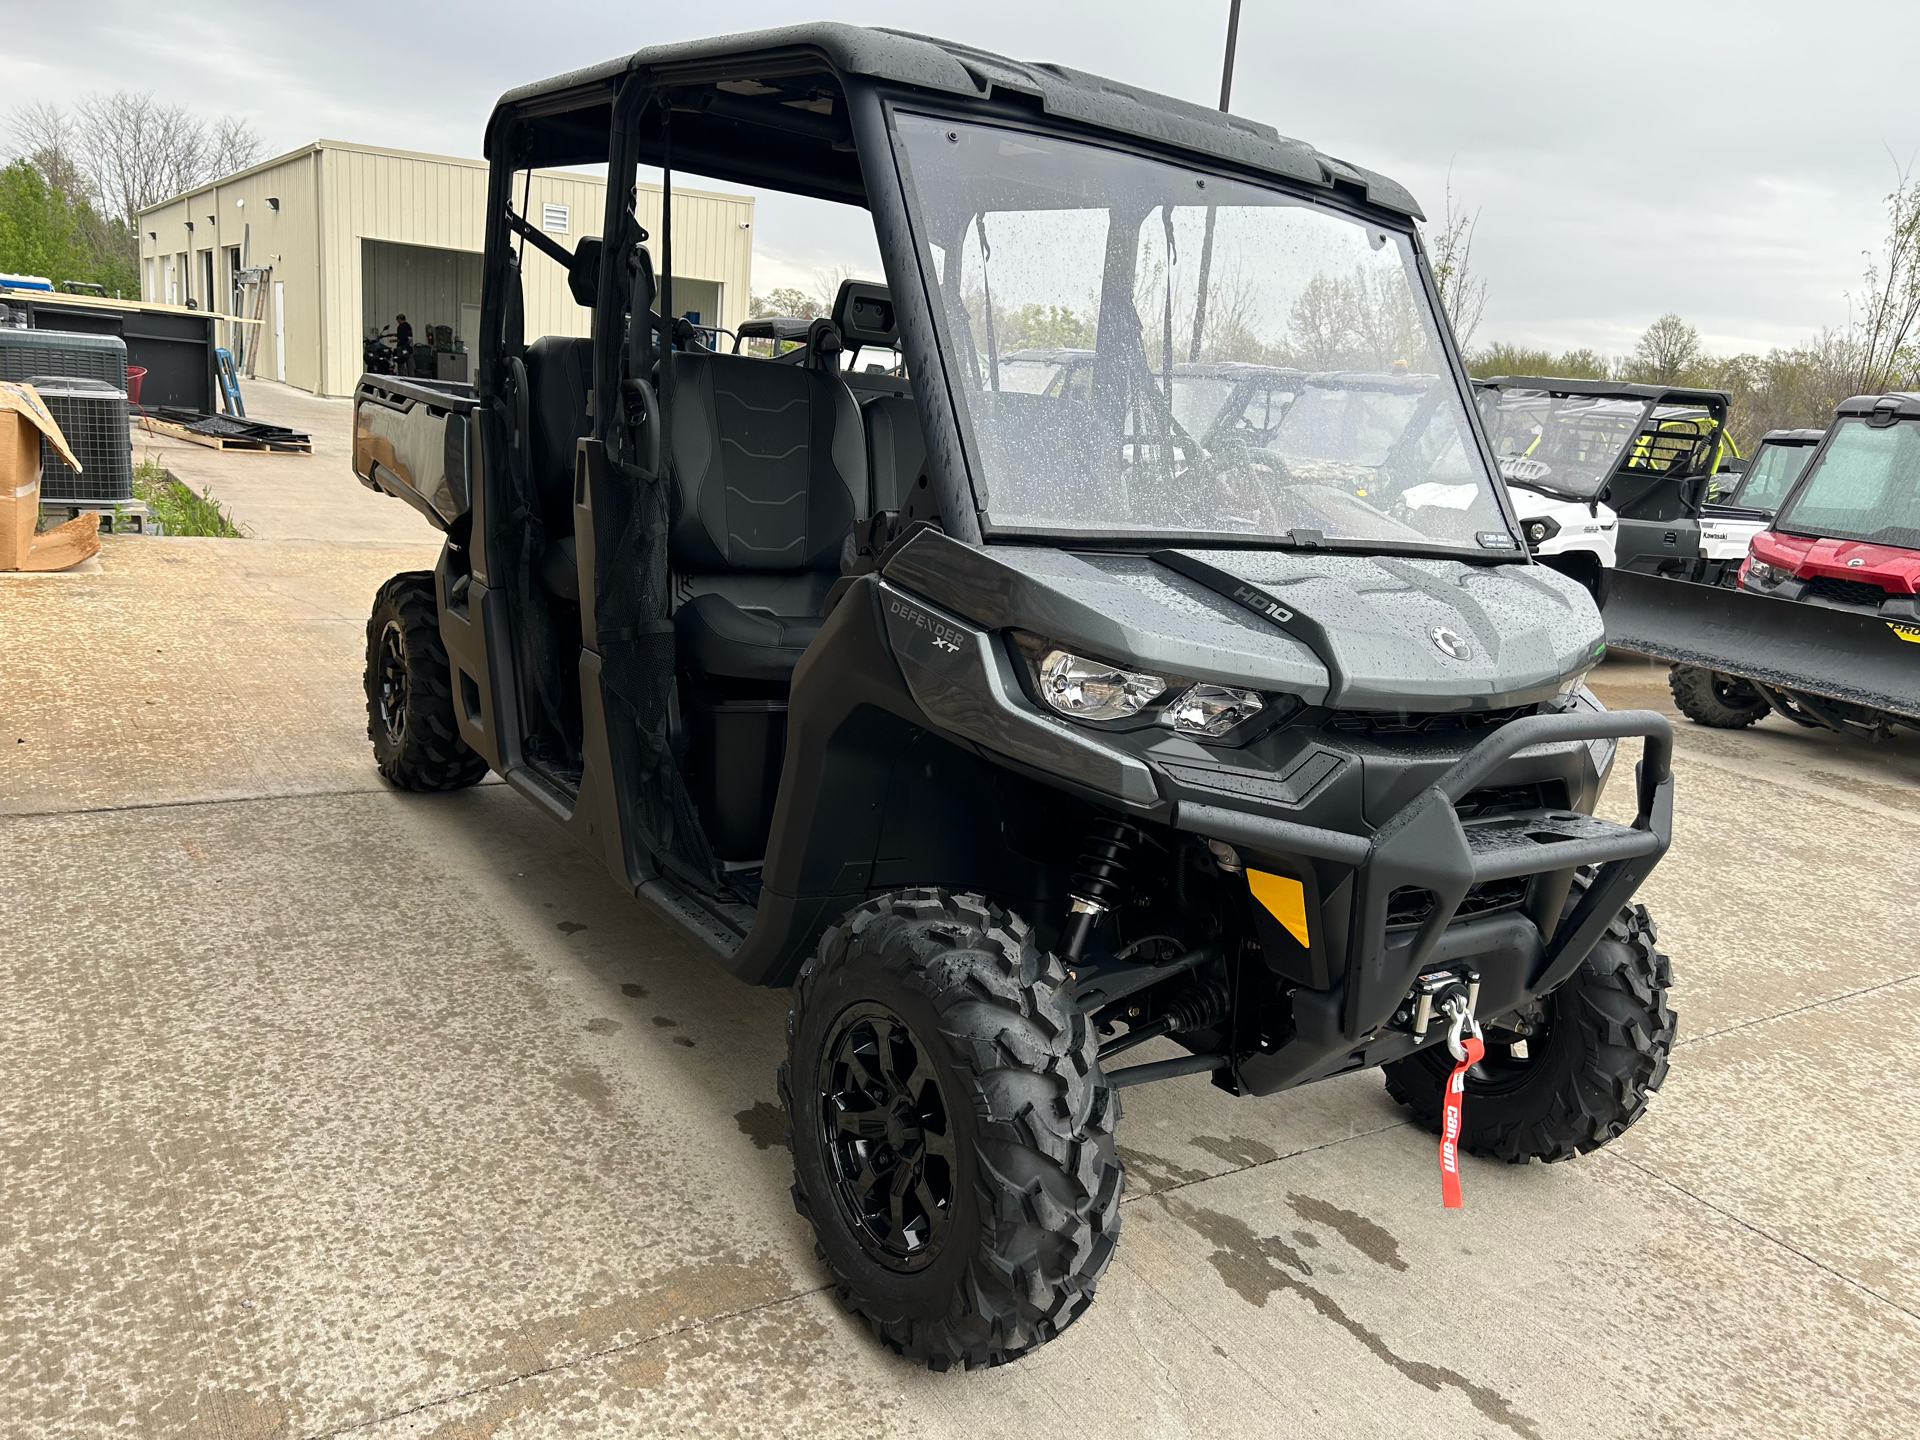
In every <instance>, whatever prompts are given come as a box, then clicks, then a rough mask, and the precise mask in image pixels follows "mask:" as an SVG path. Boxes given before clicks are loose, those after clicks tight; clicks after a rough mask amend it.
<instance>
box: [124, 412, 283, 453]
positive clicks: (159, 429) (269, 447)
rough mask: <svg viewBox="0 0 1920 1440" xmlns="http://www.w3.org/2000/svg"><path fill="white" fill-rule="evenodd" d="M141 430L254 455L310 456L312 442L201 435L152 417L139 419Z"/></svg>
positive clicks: (182, 426) (150, 433)
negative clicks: (248, 452)
mask: <svg viewBox="0 0 1920 1440" xmlns="http://www.w3.org/2000/svg"><path fill="white" fill-rule="evenodd" d="M140 425H141V428H142V429H144V430H145V431H146V432H147V433H148V434H149V435H167V436H170V437H172V438H173V439H175V440H185V441H186V442H188V443H189V444H191V445H204V446H206V447H207V448H208V449H209V450H245V451H250V452H253V453H256V454H271V455H311V454H312V453H313V441H312V440H311V439H301V440H275V441H272V442H269V441H265V440H243V439H240V438H237V437H235V436H229V435H202V434H199V433H198V432H196V431H193V430H189V429H187V427H186V426H184V425H176V424H174V423H173V422H172V421H171V420H162V419H160V418H158V417H157V416H153V415H142V416H141V417H140Z"/></svg>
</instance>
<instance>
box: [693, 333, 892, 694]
mask: <svg viewBox="0 0 1920 1440" xmlns="http://www.w3.org/2000/svg"><path fill="white" fill-rule="evenodd" d="M808 349H809V351H810V352H811V354H810V360H811V363H809V364H807V365H782V364H777V363H775V362H773V361H769V360H761V359H755V358H753V357H750V356H743V355H719V354H711V353H704V352H695V351H682V352H678V353H675V354H674V355H672V356H671V357H670V359H669V361H668V363H670V364H671V365H672V367H673V375H672V399H671V404H672V412H671V415H672V420H671V427H670V428H671V434H670V440H669V450H670V456H671V471H672V484H673V519H672V528H671V530H670V531H669V535H668V548H669V553H670V554H671V557H672V561H673V569H674V575H675V584H676V587H677V589H678V592H679V594H680V595H681V597H682V603H681V605H680V607H679V609H678V610H677V611H676V612H675V614H674V629H675V632H676V634H677V636H678V646H679V652H680V663H681V665H682V666H683V667H684V668H686V669H687V670H690V671H692V672H694V673H695V674H696V675H704V676H713V677H720V678H724V679H730V680H749V681H765V682H777V683H780V684H785V683H787V682H788V681H790V680H791V678H792V676H793V667H794V666H795V665H796V664H797V663H798V662H799V659H800V657H801V655H802V654H804V653H805V652H806V648H807V646H808V645H809V644H810V643H811V642H812V640H813V637H814V635H815V634H816V633H818V631H819V629H820V624H821V610H822V607H823V605H824V602H825V600H826V596H827V592H828V590H830V589H831V588H832V585H833V582H834V580H835V579H836V578H837V577H838V575H839V570H840V554H841V546H842V542H843V541H844V540H845V539H846V537H847V534H848V532H849V530H850V529H851V528H852V526H853V523H854V522H855V521H856V520H861V519H864V518H866V514H867V483H868V482H867V449H866V433H865V428H864V426H863V425H862V424H861V419H860V410H859V407H858V406H857V405H856V404H855V403H854V399H853V394H852V392H851V391H850V390H848V389H847V386H846V382H845V381H843V380H842V379H841V378H840V375H839V371H838V363H839V352H840V340H839V334H838V332H837V330H836V329H835V327H834V326H833V324H832V322H830V321H827V320H817V321H815V322H814V325H813V333H812V334H810V336H809V346H808Z"/></svg>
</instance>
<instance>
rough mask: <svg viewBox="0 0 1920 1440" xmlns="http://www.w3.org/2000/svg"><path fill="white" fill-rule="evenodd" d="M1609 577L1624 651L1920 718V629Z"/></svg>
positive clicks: (1707, 589)
mask: <svg viewBox="0 0 1920 1440" xmlns="http://www.w3.org/2000/svg"><path fill="white" fill-rule="evenodd" d="M1607 578H1608V582H1609V590H1608V594H1607V604H1606V608H1605V610H1604V611H1603V612H1602V613H1603V615H1604V618H1605V619H1606V622H1607V644H1608V645H1609V646H1611V647H1612V648H1614V649H1616V650H1631V651H1633V652H1634V653H1635V654H1639V655H1650V656H1652V657H1653V658H1655V659H1657V660H1667V661H1671V662H1673V663H1675V664H1680V665H1698V666H1701V667H1702V668H1704V669H1707V670H1718V671H1721V672H1723V673H1725V674H1729V675H1739V676H1741V677H1742V678H1744V679H1748V680H1757V681H1759V682H1760V683H1761V684H1763V685H1771V686H1775V687H1777V688H1779V689H1782V690H1800V691H1804V692H1806V693H1808V694H1812V695H1822V696H1826V697H1828V698H1830V699H1834V700H1845V701H1849V702H1851V703H1852V704H1855V705H1865V706H1869V707H1871V708H1872V709H1875V710H1888V711H1891V712H1893V713H1894V714H1896V715H1906V716H1910V717H1915V718H1920V625H1916V624H1913V623H1911V622H1901V621H1888V620H1882V619H1878V618H1876V617H1874V616H1871V615H1862V614H1858V613H1857V612H1855V611H1852V610H1837V609H1834V608H1832V607H1830V606H1826V605H1819V604H1813V603H1809V602H1806V601H1799V600H1779V599H1776V598H1774V597H1773V596H1771V595H1754V594H1750V593H1748V592H1747V591H1745V590H1728V589H1723V588H1722V587H1720V586H1717V585H1695V584H1692V583H1690V582H1688V581H1685V580H1667V579H1662V578H1660V577H1658V576H1654V575H1642V574H1637V573H1635V572H1633V571H1628V570H1616V571H1614V572H1613V573H1612V574H1611V575H1609V576H1608V577H1607Z"/></svg>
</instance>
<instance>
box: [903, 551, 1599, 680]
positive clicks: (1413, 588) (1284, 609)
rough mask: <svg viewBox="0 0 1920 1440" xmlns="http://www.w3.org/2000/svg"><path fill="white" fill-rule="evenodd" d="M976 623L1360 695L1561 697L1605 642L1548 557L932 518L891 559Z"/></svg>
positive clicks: (1187, 673) (909, 584) (1162, 662)
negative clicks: (1070, 540)
mask: <svg viewBox="0 0 1920 1440" xmlns="http://www.w3.org/2000/svg"><path fill="white" fill-rule="evenodd" d="M882 568H883V570H884V573H885V574H886V577H887V579H889V580H890V581H893V582H894V583H896V584H898V585H902V586H904V587H906V588H908V589H911V590H915V591H917V592H919V593H920V594H922V595H924V596H926V597H927V598H928V599H929V600H933V601H935V602H937V603H939V604H941V605H945V606H947V607H948V608H950V609H952V610H953V611H955V612H956V613H958V614H960V615H963V616H965V617H967V618H968V619H970V620H972V621H974V622H975V623H976V624H979V625H982V626H985V627H988V628H992V629H1009V628H1017V629H1022V630H1027V631H1030V632H1033V633H1035V634H1038V635H1042V636H1045V637H1046V638H1047V639H1050V640H1054V641H1057V642H1059V643H1061V644H1063V645H1066V646H1068V647H1069V648H1079V649H1083V650H1084V651H1085V652H1086V653H1088V654H1090V655H1093V656H1096V657H1098V658H1101V659H1107V660H1113V661H1118V662H1122V663H1125V664H1127V665H1130V666H1134V667H1137V668H1139V669H1143V670H1152V671H1155V672H1158V673H1164V674H1169V675H1177V676H1182V677H1185V678H1190V679H1194V680H1210V681H1213V682H1215V683H1217V684H1227V685H1241V686H1245V687H1247V688H1249V689H1261V690H1278V691H1286V692H1290V693H1292V694H1297V695H1299V696H1301V697H1302V698H1303V699H1305V700H1306V701H1307V702H1308V703H1309V704H1323V705H1328V706H1332V707H1334V708H1337V709H1351V710H1424V711H1444V710H1467V709H1485V708H1500V707H1505V706H1509V705H1521V704H1527V703H1531V702H1535V701H1539V700H1544V699H1547V698H1550V697H1551V696H1552V695H1553V694H1554V693H1555V692H1556V691H1558V690H1559V689H1560V688H1561V687H1562V686H1563V685H1564V684H1565V683H1566V681H1567V680H1569V679H1571V678H1572V677H1574V676H1577V675H1580V674H1582V673H1584V672H1585V671H1586V670H1587V669H1588V668H1589V667H1591V666H1592V665H1593V664H1594V662H1595V661H1596V660H1597V659H1598V658H1599V655H1600V653H1601V651H1602V650H1603V649H1604V640H1603V635H1604V632H1603V629H1602V626H1601V622H1600V615H1599V612H1598V611H1597V610H1596V609H1595V608H1594V605H1593V600H1592V597H1591V596H1589V595H1588V593H1587V591H1586V589H1585V588H1584V587H1582V586H1581V585H1579V584H1578V583H1577V582H1575V581H1573V580H1569V579H1567V578H1566V577H1565V576H1562V575H1559V574H1557V573H1555V572H1554V571H1552V570H1549V569H1547V568H1546V567H1544V566H1540V565H1527V564H1519V563H1514V564H1504V565H1491V566H1483V565H1469V564H1466V563H1464V562H1462V561H1457V560H1427V559H1417V560H1416V559H1403V558H1398V557H1387V556H1355V555H1309V554H1301V553H1295V552H1283V551H1247V550H1175V551H1163V552H1161V553H1160V554H1159V555H1157V556H1146V555H1138V554H1113V553H1099V552H1079V553H1075V552H1069V551H1064V550H1054V549H1043V548H1038V547H1028V546H1016V545H993V546H981V547H973V546H967V545H963V544H961V543H960V542H958V541H956V540H952V539H949V538H948V537H946V536H944V535H940V534H938V533H937V532H933V531H923V532H921V534H919V535H916V536H915V537H914V538H913V539H911V540H909V541H908V542H907V543H906V544H905V545H903V546H901V547H900V549H899V550H898V551H896V552H895V553H894V554H893V555H892V556H890V557H888V560H887V563H886V564H885V566H884V567H882Z"/></svg>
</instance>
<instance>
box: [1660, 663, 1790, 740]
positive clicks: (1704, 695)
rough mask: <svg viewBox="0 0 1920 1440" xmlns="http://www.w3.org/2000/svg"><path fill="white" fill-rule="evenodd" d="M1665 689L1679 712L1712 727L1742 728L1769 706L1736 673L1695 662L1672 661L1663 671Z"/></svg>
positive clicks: (1761, 714) (1770, 708)
mask: <svg viewBox="0 0 1920 1440" xmlns="http://www.w3.org/2000/svg"><path fill="white" fill-rule="evenodd" d="M1667 689H1669V690H1671V691H1672V692H1673V703H1674V704H1675V705H1677V706H1678V707H1679V708H1680V713H1681V714H1682V715H1684V716H1686V717H1687V718H1688V719H1689V720H1691V721H1693V722H1694V723H1696V724H1699V725H1711V726H1712V727H1713V728H1714V729H1716V730H1743V729H1745V728H1746V727H1747V726H1749V725H1751V724H1753V722H1754V721H1756V720H1758V719H1759V718H1760V717H1761V716H1763V715H1766V714H1769V713H1770V712H1771V711H1772V709H1773V707H1772V706H1771V705H1769V704H1767V697H1766V696H1764V695H1762V694H1761V693H1760V692H1759V691H1758V690H1757V689H1755V688H1754V687H1753V686H1752V685H1751V684H1749V683H1748V682H1747V681H1745V680H1742V679H1741V678H1740V677H1739V676H1737V675H1723V674H1721V673H1720V672H1719V671H1718V670H1703V669H1702V668H1701V667H1699V666H1698V665H1675V666H1674V667H1673V668H1672V669H1671V670H1669V671H1668V672H1667Z"/></svg>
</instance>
